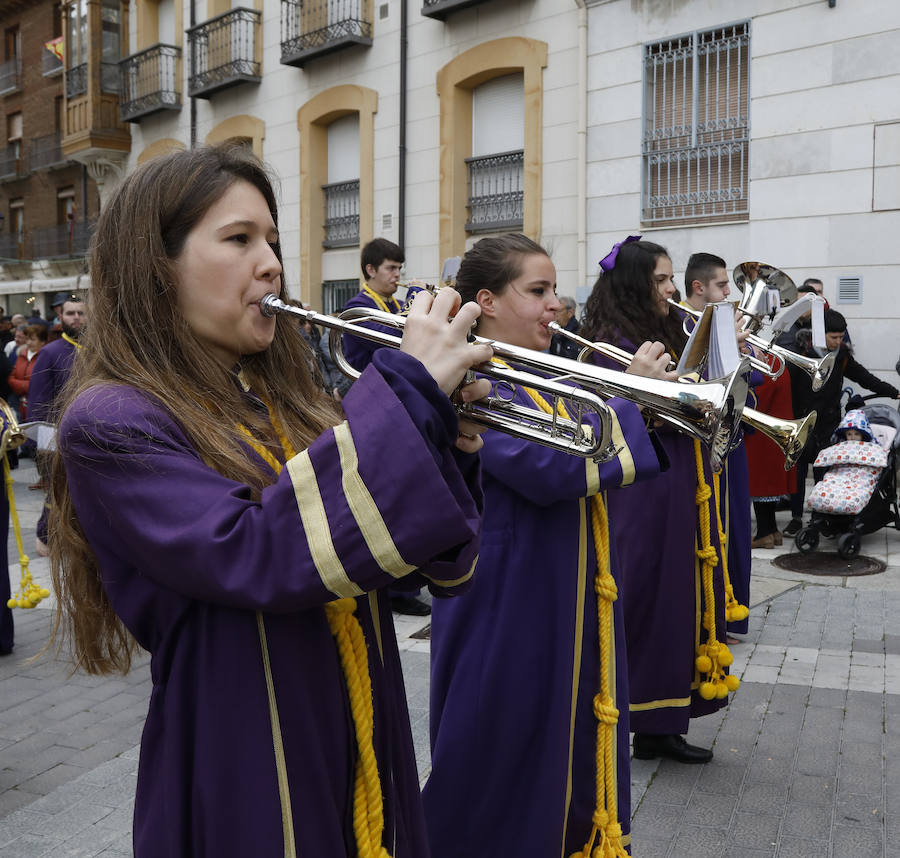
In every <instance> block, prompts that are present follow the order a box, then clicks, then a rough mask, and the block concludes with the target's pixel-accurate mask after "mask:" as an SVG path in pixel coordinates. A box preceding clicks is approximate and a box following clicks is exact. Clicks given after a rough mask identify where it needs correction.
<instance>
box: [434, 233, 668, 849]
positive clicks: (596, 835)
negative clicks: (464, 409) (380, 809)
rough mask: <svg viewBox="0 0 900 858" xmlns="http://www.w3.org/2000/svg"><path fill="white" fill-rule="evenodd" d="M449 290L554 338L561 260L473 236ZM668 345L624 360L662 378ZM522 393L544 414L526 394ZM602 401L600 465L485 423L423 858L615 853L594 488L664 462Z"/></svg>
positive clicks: (442, 678)
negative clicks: (479, 525) (478, 508)
mask: <svg viewBox="0 0 900 858" xmlns="http://www.w3.org/2000/svg"><path fill="white" fill-rule="evenodd" d="M456 288H457V289H458V290H459V292H460V295H462V296H465V299H466V300H474V301H477V303H478V304H479V306H480V307H481V311H482V315H481V318H480V320H479V323H478V333H479V335H481V336H485V337H489V338H492V339H496V340H498V341H502V342H505V343H510V344H513V345H517V346H523V347H525V348H530V349H535V350H540V351H543V350H546V349H547V347H548V346H549V345H550V338H551V332H550V331H549V330H548V328H547V325H548V323H549V322H551V321H553V320H554V319H555V318H556V312H557V310H559V307H560V303H559V301H558V299H557V297H556V270H555V268H554V266H553V263H552V262H551V261H550V259H549V257H548V256H547V253H546V252H545V251H544V249H543V248H541V247H540V246H539V245H537V244H535V243H534V242H533V241H531V240H529V239H528V238H526V237H525V236H523V235H504V236H500V237H497V238H484V239H482V240H481V241H479V242H478V243H477V244H476V245H475V246H474V247H473V248H472V249H471V250H470V251H469V252H468V253H467V254H466V255H465V257H464V259H463V261H462V264H461V266H460V269H459V274H458V275H457V281H456ZM662 351H663V350H662V347H661V346H659V345H658V344H657V345H656V346H655V348H654V346H652V345H651V344H650V343H648V344H646V347H644V348H642V350H641V353H640V355H639V357H638V358H637V359H636V361H635V364H634V370H635V371H637V370H640V371H641V372H643V373H644V374H660V373H661V372H662V367H663V366H664V365H665V356H663V357H662V359H661V360H660V355H661V354H662ZM515 399H516V401H517V402H518V403H519V404H521V405H524V406H526V407H530V408H542V409H543V410H547V409H548V408H552V403H547V402H545V401H544V400H543V398H542V397H541V396H540V395H539V394H538V393H537V392H536V391H530V392H529V391H527V390H517V391H516V396H515ZM610 404H611V405H612V406H613V408H614V409H615V413H616V414H617V415H618V416H617V419H616V421H615V429H614V439H615V444H616V446H617V447H619V448H621V452H620V454H619V456H618V458H615V459H613V460H612V461H610V462H607V463H604V464H600V465H598V464H597V463H595V462H593V461H586V460H584V459H579V458H575V457H574V456H569V455H566V454H564V453H561V452H558V451H555V450H551V449H548V448H547V447H542V446H539V445H537V444H535V443H533V442H531V441H527V440H522V439H516V438H512V437H510V436H508V435H500V434H498V433H496V432H487V433H486V434H485V444H484V449H483V451H482V464H483V469H484V493H485V515H484V532H483V535H482V546H481V554H480V557H479V560H478V567H477V574H476V576H475V581H474V582H473V587H472V588H471V590H470V591H469V592H468V593H467V594H466V595H465V596H464V597H461V598H459V599H454V600H437V601H436V602H435V604H434V608H433V623H432V632H431V653H432V670H431V739H432V765H433V769H432V773H431V776H430V777H429V780H428V782H427V784H426V785H425V789H424V793H423V795H424V800H425V815H426V819H427V822H428V833H429V838H430V841H431V851H432V856H434V858H451V856H452V858H471V856H473V855H507V854H509V855H541V856H546V855H561V854H562V855H566V856H568V855H571V854H572V853H573V852H575V851H577V852H578V854H581V853H582V851H583V850H585V849H587V851H586V852H584V854H586V855H587V854H591V852H592V851H593V847H591V845H590V844H591V843H593V844H594V846H595V847H596V846H599V845H600V842H601V840H602V839H603V838H609V839H610V840H611V841H612V842H613V843H615V844H616V845H617V847H618V850H619V851H616V852H615V854H616V855H620V854H624V853H623V852H622V851H621V849H622V848H623V845H624V844H627V842H628V839H629V838H628V831H629V827H630V799H629V790H630V777H629V771H630V766H629V754H628V709H627V700H628V696H627V691H626V676H625V662H624V660H623V655H622V651H621V645H622V642H623V638H622V627H621V616H620V611H619V608H618V605H619V602H613V603H612V604H610V600H611V599H614V598H615V583H614V580H613V577H612V575H611V574H610V572H611V571H612V572H615V569H616V546H615V544H614V541H613V540H611V539H609V538H608V532H607V526H606V511H605V506H604V502H603V498H602V494H600V493H601V491H602V489H605V488H606V487H608V486H617V485H628V484H630V483H632V482H634V481H635V480H639V479H643V478H646V477H650V476H653V475H655V474H656V473H657V471H658V468H659V461H658V458H657V454H656V451H655V447H654V445H653V443H652V442H651V439H650V436H648V433H647V431H646V429H645V425H644V421H643V419H642V417H641V415H640V412H639V410H638V408H637V407H636V406H635V405H633V404H632V403H630V402H626V401H624V400H616V399H613V400H610ZM598 548H599V550H598ZM614 632H615V633H614ZM616 707H618V710H619V711H618V724H616V714H617V713H616V711H615V710H616ZM598 719H600V720H599V721H598ZM598 727H599V728H600V731H598ZM617 727H618V734H616V729H617ZM598 732H600V733H601V739H603V738H605V739H608V740H609V741H608V743H606V744H605V747H604V742H603V741H601V742H600V743H599V745H598ZM598 779H599V783H600V784H601V785H602V788H601V794H600V795H599V796H598V790H597V787H598ZM617 783H618V791H617V789H616V784H617ZM594 823H596V829H595V828H594ZM623 832H624V834H623Z"/></svg>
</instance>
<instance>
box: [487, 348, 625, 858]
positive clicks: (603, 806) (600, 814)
mask: <svg viewBox="0 0 900 858" xmlns="http://www.w3.org/2000/svg"><path fill="white" fill-rule="evenodd" d="M494 362H495V363H498V364H500V365H501V366H508V364H506V363H505V362H504V361H502V360H500V359H499V358H494ZM522 390H523V391H524V392H525V393H527V394H528V396H530V397H531V399H532V400H534V404H535V405H537V407H538V408H539V409H540V410H541V411H543V412H544V413H545V414H551V413H552V409H551V407H550V404H549V403H548V402H547V400H545V399H544V397H543V396H541V395H540V394H539V393H538V392H537V391H536V390H532V389H531V388H530V387H524V388H522ZM556 413H557V414H558V415H559V416H560V417H566V418H568V416H569V415H568V412H567V411H566V408H565V405H563V403H562V400H560V399H557V400H556ZM591 525H592V531H593V536H594V549H595V553H596V555H597V574H596V576H595V577H594V592H595V593H596V594H597V629H598V639H599V642H600V692H599V693H598V694H596V695H595V696H594V717H596V719H597V741H596V744H595V746H594V756H595V777H596V803H595V806H594V813H593V816H592V817H591V821H592V823H593V826H592V828H591V833H590V836H589V837H588V840H587V843H585V845H584V848H583V849H582V850H581V852H576V853H575V854H574V855H573V856H572V858H577V856H579V855H581V856H583V858H628V852H626V850H625V847H624V846H623V845H622V826H621V825H620V824H619V812H618V807H617V804H618V795H617V792H616V786H617V785H616V779H615V771H616V767H615V753H616V725H617V724H618V722H619V710H618V709H617V708H616V698H615V688H613V687H612V669H611V665H610V661H611V658H612V653H613V651H614V650H613V636H614V634H615V630H614V627H613V609H612V603H613V602H615V601H616V599H617V598H618V595H619V592H618V588H617V587H616V581H615V578H613V576H612V572H611V571H610V566H609V519H608V517H607V514H606V506H605V504H604V503H603V498H602V497H601V496H600V495H599V494H596V495H594V496H593V497H592V498H591ZM598 836H599V838H600V840H599V843H597V838H598ZM595 843H597V846H596V848H595V846H594V844H595Z"/></svg>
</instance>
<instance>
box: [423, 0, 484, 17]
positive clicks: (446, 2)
mask: <svg viewBox="0 0 900 858" xmlns="http://www.w3.org/2000/svg"><path fill="white" fill-rule="evenodd" d="M485 2H486V0H424V3H423V4H422V14H423V15H424V16H425V17H426V18H437V19H438V20H439V21H444V20H445V19H446V18H447V16H448V15H451V14H452V13H453V12H456V11H458V10H459V9H465V8H466V7H467V6H477V5H478V4H479V3H485Z"/></svg>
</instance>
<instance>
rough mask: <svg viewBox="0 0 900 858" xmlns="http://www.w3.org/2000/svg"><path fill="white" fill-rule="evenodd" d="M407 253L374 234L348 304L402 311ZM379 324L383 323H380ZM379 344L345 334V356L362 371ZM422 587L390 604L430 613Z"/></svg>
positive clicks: (399, 593) (401, 610) (396, 594)
mask: <svg viewBox="0 0 900 858" xmlns="http://www.w3.org/2000/svg"><path fill="white" fill-rule="evenodd" d="M404 262H406V255H405V254H404V253H403V249H402V248H401V247H399V246H398V245H396V244H394V242H392V241H388V240H387V239H386V238H375V239H373V240H372V241H370V242H369V243H368V244H366V245H365V247H363V249H362V253H361V254H360V263H359V264H360V268H361V269H362V273H363V277H364V278H365V281H366V282H365V283H364V284H363V287H362V289H360V290H359V292H357V293H356V295H354V296H353V297H352V298H351V299H350V300H349V301H348V302H347V303H346V304H345V305H344V309H345V310H348V309H350V308H351V307H369V308H370V309H373V310H381V311H382V312H385V313H392V314H396V313H399V312H400V311H401V309H402V308H401V305H400V302H399V301H398V300H397V299H396V298H395V297H394V293H395V292H396V291H397V282H398V281H399V279H400V271H401V269H402V268H403V263H404ZM379 327H380V326H379ZM383 330H385V331H387V332H388V333H393V334H395V335H399V331H395V330H393V329H391V328H386V327H385V328H383ZM377 348H379V346H378V345H377V344H376V343H373V342H371V341H370V340H364V339H362V338H361V337H354V336H351V335H349V334H345V335H344V356H345V357H346V358H347V362H348V363H349V364H350V365H351V366H352V367H354V368H355V369H358V370H360V371H362V370H364V369H365V368H366V367H367V366H368V365H369V363H370V362H371V360H372V354H373V353H374V351H375V350H376V349H377ZM418 596H419V590H412V591H411V590H402V589H398V588H396V587H392V588H391V608H392V609H393V610H394V611H396V612H397V613H398V614H408V615H410V616H415V617H425V616H428V614H430V613H431V607H430V606H429V605H428V603H427V602H425V601H423V600H422V599H420V598H418Z"/></svg>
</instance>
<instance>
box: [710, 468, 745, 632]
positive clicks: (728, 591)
mask: <svg viewBox="0 0 900 858" xmlns="http://www.w3.org/2000/svg"><path fill="white" fill-rule="evenodd" d="M713 496H714V498H715V501H716V525H717V527H718V529H719V546H720V549H721V551H722V577H723V578H724V579H725V621H726V622H728V623H736V622H740V621H741V620H744V619H746V618H747V616H748V614H749V613H750V609H749V608H748V607H747V606H746V605H742V604H741V603H740V602H739V601H738V600H737V599H736V598H735V597H734V588H733V587H732V586H731V574H730V573H729V571H728V534H727V533H725V529H724V528H723V527H722V506H721V502H722V498H721V488H720V480H719V475H718V474H713Z"/></svg>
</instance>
